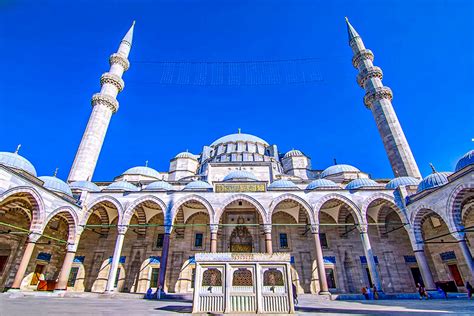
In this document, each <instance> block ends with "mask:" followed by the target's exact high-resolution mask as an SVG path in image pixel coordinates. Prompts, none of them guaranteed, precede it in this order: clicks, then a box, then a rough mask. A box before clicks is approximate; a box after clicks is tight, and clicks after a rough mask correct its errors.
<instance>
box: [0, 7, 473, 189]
mask: <svg viewBox="0 0 474 316" xmlns="http://www.w3.org/2000/svg"><path fill="white" fill-rule="evenodd" d="M64 3H65V2H64V1H57V2H55V1H41V3H40V1H1V2H0V43H1V46H2V49H1V50H0V60H1V61H2V67H3V69H2V71H1V72H0V117H1V118H2V120H1V121H2V124H0V133H1V135H3V137H1V138H0V150H4V151H13V150H14V149H15V148H16V146H17V144H19V143H21V144H22V145H23V147H22V149H21V154H22V155H24V156H25V157H27V158H28V159H29V160H30V161H31V162H32V163H33V164H34V165H35V167H36V169H37V171H38V174H39V175H50V174H52V173H53V171H54V169H55V168H56V167H59V174H58V175H59V177H61V178H63V179H66V178H67V175H68V173H69V168H70V166H71V164H72V161H73V159H74V155H75V152H76V150H77V147H78V145H79V142H80V138H81V136H82V133H83V131H84V128H85V126H86V123H87V120H88V117H89V114H90V111H91V107H90V98H91V96H92V94H94V93H96V92H98V91H99V90H100V84H99V78H100V75H101V74H102V73H103V72H106V71H107V70H108V68H109V65H108V57H109V55H110V54H111V53H113V52H114V51H115V50H116V49H117V47H118V44H119V42H120V40H121V38H122V36H123V35H124V34H125V32H126V31H127V29H128V28H129V26H130V24H131V21H132V20H134V19H135V20H136V21H137V22H136V23H137V24H136V28H135V37H134V43H133V48H132V52H131V55H130V61H131V68H130V70H129V71H128V72H127V73H126V74H125V76H124V80H125V90H124V91H123V92H122V93H121V94H120V95H119V97H118V99H119V101H120V109H119V111H118V113H117V114H115V115H114V116H113V118H112V121H111V125H110V128H109V131H108V134H107V137H106V140H105V144H104V147H103V149H102V152H101V155H100V159H99V163H98V166H97V169H96V172H95V174H94V180H98V181H99V180H109V179H112V178H113V177H114V176H117V175H119V174H120V173H121V172H123V171H124V170H126V169H127V168H129V167H132V166H136V165H143V164H144V161H145V160H149V165H150V166H151V167H153V168H156V169H158V170H160V171H165V170H167V169H168V165H169V159H170V158H172V157H173V156H174V155H175V154H177V153H178V152H180V151H184V150H186V149H189V150H190V151H191V152H193V153H199V152H200V151H201V149H202V146H204V145H208V144H210V143H212V142H213V141H214V140H215V139H217V138H219V137H220V136H223V135H225V134H229V133H234V132H236V131H237V128H242V131H243V132H246V133H250V134H254V135H257V136H259V137H262V138H263V139H265V140H267V141H268V142H269V143H272V144H277V145H278V148H279V150H280V151H282V152H285V151H287V150H290V149H292V148H297V149H300V150H302V151H303V152H305V153H306V154H308V155H309V156H311V158H312V163H313V167H314V168H315V169H324V168H326V167H327V166H329V165H331V164H332V162H333V158H334V157H335V158H337V161H338V163H349V164H352V165H354V166H357V167H359V168H360V169H361V170H363V171H365V172H368V173H370V174H371V175H372V176H373V177H376V178H384V177H392V172H391V168H390V165H389V162H388V159H387V158H386V154H385V151H384V149H383V144H382V141H381V139H380V136H379V134H378V131H377V128H376V126H375V122H374V120H373V117H372V114H371V112H370V111H369V110H367V109H366V108H365V106H364V104H363V101H362V99H363V95H364V91H363V90H362V89H361V88H360V87H359V86H358V85H357V83H356V80H355V76H356V75H357V71H356V69H354V68H353V67H352V64H351V58H352V53H351V50H350V48H349V46H348V43H347V34H346V26H345V22H344V16H348V17H349V18H350V21H351V22H352V24H353V25H354V26H355V28H356V29H357V31H358V32H359V34H360V35H361V36H362V38H363V40H364V42H365V44H366V46H367V48H369V49H371V50H372V51H373V52H374V54H375V61H374V63H375V65H377V66H379V67H381V68H382V70H383V72H384V80H383V82H384V84H385V85H387V86H389V87H390V88H391V89H392V90H393V92H394V100H393V104H394V107H395V110H396V112H397V114H398V117H399V119H400V121H401V124H402V127H403V129H404V131H405V134H406V136H407V138H408V141H409V143H410V145H411V148H412V151H413V153H414V155H415V158H416V160H417V162H418V165H419V167H420V170H421V172H422V174H423V175H427V174H428V173H429V172H430V171H429V170H430V169H429V165H428V163H429V162H433V163H434V164H435V166H436V167H437V169H438V170H452V169H453V168H454V165H455V163H456V160H457V158H458V157H460V156H461V155H462V154H464V153H465V152H467V151H468V150H469V149H472V148H473V147H474V146H473V142H472V141H471V139H472V138H474V124H473V117H474V88H473V87H474V48H473V40H474V13H473V12H474V7H473V6H474V4H473V2H472V1H469V0H465V1H459V0H457V1H456V0H453V1H440V0H438V1H435V0H426V1H419V0H415V1H413V0H411V1H395V0H394V1H368V0H366V1H357V0H351V1H317V0H307V1H303V0H300V1H298V0H296V1H278V0H272V1H171V0H169V1H151V0H150V1H108V2H105V1H74V2H71V3H69V4H67V6H66V5H65V4H64ZM301 58H316V59H318V61H319V66H320V69H321V79H322V80H320V81H318V82H313V83H306V84H278V85H265V86H261V85H250V86H248V85H247V86H183V85H171V86H170V85H161V84H159V83H158V81H157V79H156V76H157V71H156V68H154V66H153V63H154V62H160V61H208V62H213V61H256V60H282V59H301Z"/></svg>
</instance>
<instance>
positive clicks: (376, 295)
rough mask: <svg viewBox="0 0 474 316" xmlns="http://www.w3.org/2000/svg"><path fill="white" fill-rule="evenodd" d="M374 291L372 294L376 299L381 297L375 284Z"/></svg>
mask: <svg viewBox="0 0 474 316" xmlns="http://www.w3.org/2000/svg"><path fill="white" fill-rule="evenodd" d="M372 293H373V294H372V295H373V296H374V299H375V300H378V299H379V292H378V291H377V287H376V286H375V284H374V286H373V287H372Z"/></svg>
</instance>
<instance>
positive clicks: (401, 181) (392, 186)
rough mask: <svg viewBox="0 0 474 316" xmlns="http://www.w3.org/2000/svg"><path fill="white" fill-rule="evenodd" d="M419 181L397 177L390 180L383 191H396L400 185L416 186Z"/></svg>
mask: <svg viewBox="0 0 474 316" xmlns="http://www.w3.org/2000/svg"><path fill="white" fill-rule="evenodd" d="M419 183H420V180H418V179H417V178H413V177H398V178H394V179H392V180H390V182H389V183H387V185H386V186H385V189H392V190H394V189H396V188H398V187H399V186H401V185H418V184H419Z"/></svg>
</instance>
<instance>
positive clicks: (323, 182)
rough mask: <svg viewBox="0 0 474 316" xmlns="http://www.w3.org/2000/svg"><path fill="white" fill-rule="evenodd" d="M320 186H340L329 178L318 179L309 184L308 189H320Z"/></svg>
mask: <svg viewBox="0 0 474 316" xmlns="http://www.w3.org/2000/svg"><path fill="white" fill-rule="evenodd" d="M320 188H328V189H329V188H335V189H337V188H340V187H339V186H338V185H337V184H336V183H335V182H333V181H331V180H327V179H317V180H314V181H312V182H311V183H310V184H308V186H307V187H306V190H315V189H320Z"/></svg>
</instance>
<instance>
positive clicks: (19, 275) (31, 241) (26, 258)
mask: <svg viewBox="0 0 474 316" xmlns="http://www.w3.org/2000/svg"><path fill="white" fill-rule="evenodd" d="M40 237H41V234H39V233H33V232H31V233H30V235H29V236H28V241H27V244H26V248H25V251H24V252H23V257H22V258H21V261H20V266H19V267H18V270H17V271H16V274H15V279H14V280H13V284H12V287H11V289H12V290H19V289H20V287H21V281H23V278H24V277H25V273H26V269H27V268H28V264H29V263H30V259H31V255H32V254H33V250H34V249H35V245H36V242H37V241H38V239H40Z"/></svg>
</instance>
